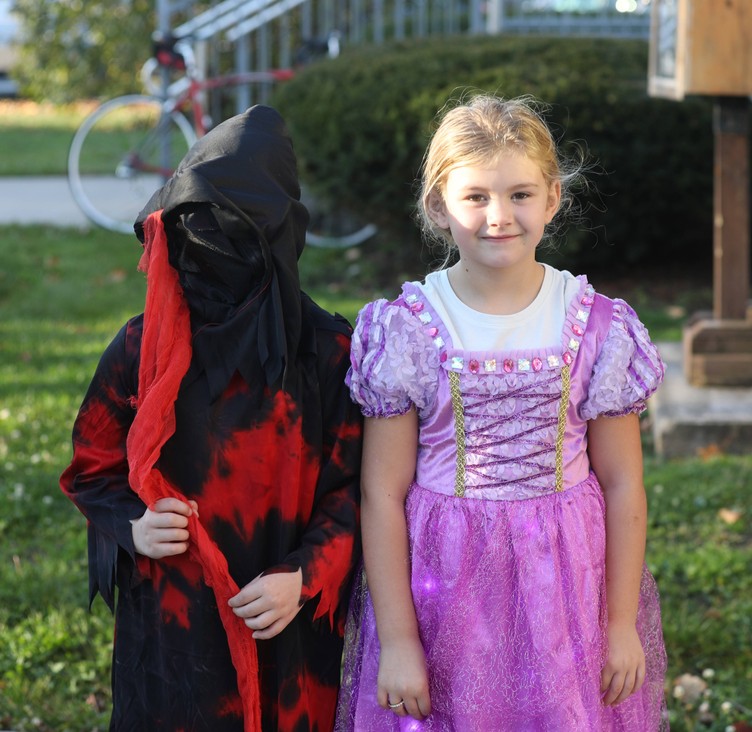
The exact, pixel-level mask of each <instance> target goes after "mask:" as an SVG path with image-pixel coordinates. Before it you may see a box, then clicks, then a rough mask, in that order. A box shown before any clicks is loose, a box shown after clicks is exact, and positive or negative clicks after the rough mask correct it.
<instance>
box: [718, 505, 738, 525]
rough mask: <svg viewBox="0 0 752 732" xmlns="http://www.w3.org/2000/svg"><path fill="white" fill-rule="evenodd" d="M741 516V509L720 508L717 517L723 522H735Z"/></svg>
mask: <svg viewBox="0 0 752 732" xmlns="http://www.w3.org/2000/svg"><path fill="white" fill-rule="evenodd" d="M741 517H742V512H741V511H735V510H733V509H731V508H722V509H721V510H720V511H718V518H719V519H721V521H723V523H724V524H735V523H736V522H737V521H738V520H739V519H740V518H741Z"/></svg>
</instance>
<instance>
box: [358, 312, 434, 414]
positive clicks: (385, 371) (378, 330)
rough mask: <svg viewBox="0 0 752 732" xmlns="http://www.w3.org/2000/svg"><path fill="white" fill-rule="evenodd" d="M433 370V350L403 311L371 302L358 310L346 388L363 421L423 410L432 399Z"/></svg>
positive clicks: (418, 326)
mask: <svg viewBox="0 0 752 732" xmlns="http://www.w3.org/2000/svg"><path fill="white" fill-rule="evenodd" d="M398 302H399V301H398ZM438 369H439V357H438V353H437V352H436V347H435V345H434V344H433V342H432V341H431V339H430V337H429V336H428V335H427V334H426V333H425V332H424V330H423V328H422V327H421V324H420V321H419V320H418V319H417V318H416V317H415V316H414V315H413V314H412V313H411V312H410V310H409V309H408V308H407V307H405V306H404V305H399V304H393V303H389V302H387V301H386V300H376V301H375V302H372V303H369V304H368V305H366V306H365V307H364V308H363V309H362V310H361V311H360V313H359V314H358V320H357V322H356V324H355V331H354V333H353V337H352V343H351V350H350V370H349V371H348V374H347V384H348V386H349V387H350V394H351V396H352V399H353V401H355V402H356V403H357V404H359V405H360V408H361V411H362V412H363V414H364V415H365V416H366V417H394V416H396V415H400V414H405V413H407V412H408V411H409V410H410V408H411V407H412V406H415V407H416V408H417V409H418V410H419V411H420V410H422V409H425V408H426V407H427V406H429V404H431V403H432V400H433V398H434V397H435V394H436V385H437V383H438V379H437V376H438Z"/></svg>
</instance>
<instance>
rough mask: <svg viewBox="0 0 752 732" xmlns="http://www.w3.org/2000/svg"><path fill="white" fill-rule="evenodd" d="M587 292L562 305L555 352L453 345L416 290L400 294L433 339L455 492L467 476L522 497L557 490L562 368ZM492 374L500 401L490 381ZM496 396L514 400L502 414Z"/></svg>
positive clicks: (577, 336)
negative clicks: (447, 406)
mask: <svg viewBox="0 0 752 732" xmlns="http://www.w3.org/2000/svg"><path fill="white" fill-rule="evenodd" d="M594 295H595V292H594V290H593V288H592V286H590V285H588V284H586V283H585V282H584V281H583V286H582V288H581V289H580V292H579V293H578V294H577V296H576V298H575V300H574V301H573V302H572V303H571V304H570V306H569V307H568V309H567V313H566V317H565V325H564V330H563V333H562V341H561V350H560V351H558V352H556V351H555V350H554V349H551V348H548V349H544V350H540V351H538V352H522V351H520V352H513V353H496V354H491V353H476V352H465V351H461V350H459V349H454V348H453V347H452V344H451V337H450V336H449V333H448V331H447V330H446V326H445V325H444V323H443V322H442V321H441V319H440V318H439V317H438V315H436V313H435V312H434V311H433V309H432V307H431V305H430V303H429V302H428V301H427V300H426V299H425V298H424V297H423V295H422V293H419V291H412V290H411V291H408V292H406V294H405V297H404V300H405V303H406V304H407V306H408V307H409V309H410V310H411V311H412V312H413V314H414V315H415V316H416V317H417V318H418V319H419V320H420V322H421V323H422V324H423V327H424V329H425V331H426V332H427V334H428V335H429V336H430V337H431V339H432V340H433V343H434V345H435V346H436V348H437V349H438V351H439V360H440V362H441V364H442V368H443V369H444V370H445V371H446V373H447V377H448V380H449V391H450V395H451V401H452V412H453V415H454V430H455V438H456V445H457V458H456V471H455V484H454V494H455V496H457V497H464V496H466V495H467V488H468V478H469V477H470V479H471V480H470V483H471V485H472V484H473V483H474V482H479V483H480V485H481V488H482V489H492V490H495V489H505V488H510V489H512V488H514V489H515V490H517V489H522V490H523V491H525V492H528V493H529V494H530V495H535V494H542V493H550V492H551V491H552V490H555V491H557V492H559V491H562V490H563V488H564V475H563V464H564V455H563V453H564V438H565V433H566V426H567V409H568V406H569V398H570V372H571V366H572V363H573V362H574V360H575V358H576V356H577V353H578V352H579V349H580V344H581V342H582V338H583V336H584V334H585V326H586V324H587V322H588V317H589V315H590V308H591V307H592V305H593V302H594ZM489 380H490V381H489ZM499 380H501V382H503V384H502V386H503V396H502V398H501V400H500V398H499V391H498V390H496V391H495V389H494V385H493V384H492V383H490V382H496V381H499ZM464 382H467V383H464ZM463 383H464V386H463ZM496 386H497V387H498V386H499V384H496ZM504 399H506V400H511V401H510V402H509V403H510V404H511V403H513V404H515V405H516V406H515V409H514V411H512V412H511V413H509V414H505V413H504V411H503V410H501V409H499V404H500V403H501V401H502V400H504ZM512 422H514V423H515V424H516V425H518V427H519V429H518V430H517V431H516V432H514V433H511V431H510V430H509V429H508V426H509V425H510V424H511V423H512ZM512 444H514V449H511V447H512ZM470 455H472V459H470ZM473 478H474V479H476V480H475V481H474V480H473Z"/></svg>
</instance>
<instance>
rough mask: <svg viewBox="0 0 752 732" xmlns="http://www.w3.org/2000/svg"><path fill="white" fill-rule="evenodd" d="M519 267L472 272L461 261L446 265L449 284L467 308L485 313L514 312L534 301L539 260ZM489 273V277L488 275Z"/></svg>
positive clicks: (541, 272) (540, 274)
mask: <svg viewBox="0 0 752 732" xmlns="http://www.w3.org/2000/svg"><path fill="white" fill-rule="evenodd" d="M530 264H531V266H529V267H524V268H520V269H516V268H515V269H503V270H495V271H493V272H492V273H489V272H486V271H482V272H479V271H472V270H470V269H467V268H466V267H465V265H464V264H463V262H462V260H460V261H459V262H457V263H456V264H455V265H453V266H452V267H450V268H449V270H448V272H447V274H448V277H449V284H450V285H451V286H452V290H453V291H454V294H455V295H457V297H458V298H459V299H460V300H461V301H462V302H463V303H465V305H467V306H468V307H469V308H472V309H473V310H477V311H478V312H481V313H486V314H488V315H514V314H515V313H519V312H520V311H521V310H524V309H525V308H526V307H528V305H530V303H532V302H533V300H535V298H536V296H537V295H538V293H539V292H540V288H541V286H542V285H543V278H544V275H545V268H544V267H543V265H542V264H540V263H539V262H532V263H530ZM489 274H492V276H489Z"/></svg>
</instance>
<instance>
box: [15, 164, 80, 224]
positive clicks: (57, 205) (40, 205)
mask: <svg viewBox="0 0 752 732" xmlns="http://www.w3.org/2000/svg"><path fill="white" fill-rule="evenodd" d="M0 224H49V225H51V226H73V227H78V228H90V227H91V226H92V223H91V222H90V221H89V220H88V219H87V218H86V216H84V214H83V213H82V212H81V210H80V209H79V208H78V206H77V205H76V202H75V201H74V200H73V196H71V192H70V190H69V189H68V179H67V178H66V177H65V176H62V175H61V176H51V177H29V178H26V177H19V178H3V177H0Z"/></svg>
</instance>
